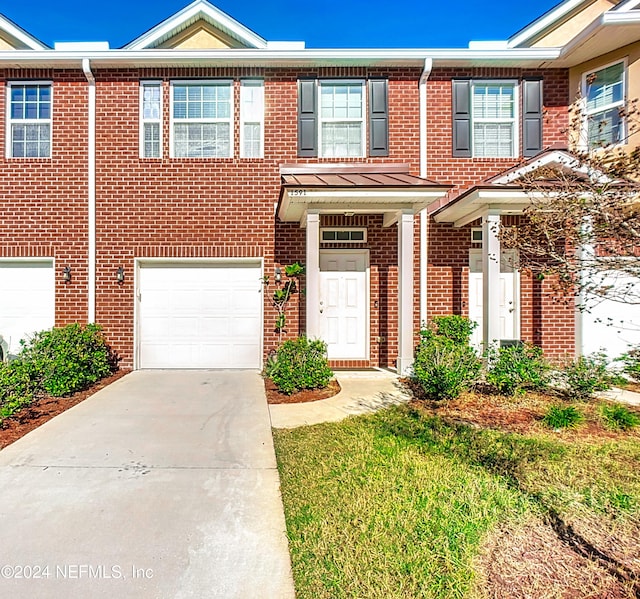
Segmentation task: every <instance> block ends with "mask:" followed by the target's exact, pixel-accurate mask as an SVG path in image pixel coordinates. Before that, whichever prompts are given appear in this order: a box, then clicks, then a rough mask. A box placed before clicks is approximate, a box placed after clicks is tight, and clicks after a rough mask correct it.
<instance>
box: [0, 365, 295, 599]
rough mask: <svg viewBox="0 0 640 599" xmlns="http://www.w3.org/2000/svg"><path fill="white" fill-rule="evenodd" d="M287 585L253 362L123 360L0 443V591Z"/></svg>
mask: <svg viewBox="0 0 640 599" xmlns="http://www.w3.org/2000/svg"><path fill="white" fill-rule="evenodd" d="M293 596H294V591H293V582H292V578H291V568H290V561H289V554H288V547H287V540H286V535H285V523H284V516H283V512H282V501H281V497H280V491H279V478H278V472H277V470H276V463H275V456H274V451H273V442H272V437H271V429H270V421H269V414H268V410H267V404H266V399H265V396H264V391H263V387H262V381H261V380H260V377H259V375H258V374H257V373H256V372H250V371H138V372H133V373H131V374H129V375H127V376H125V377H124V378H122V379H120V380H118V381H116V382H115V383H113V384H112V385H110V386H109V387H107V388H106V389H103V390H102V391H100V392H98V393H96V394H95V395H93V396H92V397H91V398H89V399H88V400H86V401H85V402H83V403H81V404H79V405H78V406H76V407H74V408H72V409H71V410H69V411H68V412H65V413H64V414H62V415H60V416H58V417H57V418H55V419H53V420H51V421H50V422H48V423H47V424H45V425H44V426H42V427H40V428H39V429H37V430H36V431H34V432H32V433H30V434H29V435H27V436H26V437H23V438H22V439H21V440H19V441H17V442H16V443H14V444H13V445H10V446H9V447H7V448H5V449H4V450H2V451H0V597H12V598H22V597H24V598H27V597H28V598H39V597H47V598H50V597H56V598H57V597H60V598H62V597H64V598H76V597H78V598H80V597H82V598H85V597H92V598H95V597H109V598H113V597H140V598H145V599H146V598H161V597H166V598H172V599H173V598H179V597H185V598H186V597H194V598H198V599H204V598H208V597H225V598H233V597H238V598H242V599H247V598H251V597H265V598H271V597H273V598H277V599H284V598H287V597H293Z"/></svg>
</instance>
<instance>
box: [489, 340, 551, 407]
mask: <svg viewBox="0 0 640 599" xmlns="http://www.w3.org/2000/svg"><path fill="white" fill-rule="evenodd" d="M486 381H487V383H488V384H489V385H491V386H492V387H494V388H495V389H496V391H497V392H498V393H501V394H502V395H516V394H518V393H524V392H525V391H527V390H534V391H536V390H537V391H541V390H543V389H545V388H546V386H547V384H548V382H549V364H548V363H547V362H546V360H545V359H544V357H543V355H542V349H541V348H539V347H536V346H535V345H531V344H521V345H512V346H509V347H501V348H500V349H499V350H497V351H495V350H494V351H491V352H489V355H488V366H487V373H486Z"/></svg>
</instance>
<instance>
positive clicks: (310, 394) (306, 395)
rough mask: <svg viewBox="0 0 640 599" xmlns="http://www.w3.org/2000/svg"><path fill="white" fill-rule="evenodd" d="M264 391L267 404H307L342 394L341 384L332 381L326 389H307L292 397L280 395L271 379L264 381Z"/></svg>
mask: <svg viewBox="0 0 640 599" xmlns="http://www.w3.org/2000/svg"><path fill="white" fill-rule="evenodd" d="M264 390H265V393H266V394H267V403H269V404H281V403H306V402H309V401H318V400H319V399H327V398H329V397H333V396H334V395H337V394H338V393H340V384H339V383H338V381H337V380H335V379H332V380H331V381H329V385H328V386H327V387H325V388H324V389H305V390H304V391H299V392H298V393H293V394H292V395H286V394H284V393H280V391H278V388H277V387H276V386H275V384H274V382H273V381H272V380H271V379H264Z"/></svg>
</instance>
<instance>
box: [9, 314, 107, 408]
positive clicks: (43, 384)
mask: <svg viewBox="0 0 640 599" xmlns="http://www.w3.org/2000/svg"><path fill="white" fill-rule="evenodd" d="M19 359H20V361H21V362H22V363H23V365H24V367H25V368H27V370H28V371H29V375H30V377H31V378H32V380H34V381H35V382H36V385H37V387H38V388H40V389H42V390H43V391H46V392H47V393H49V394H50V395H53V396H54V397H62V396H64V395H68V394H70V393H74V392H75V391H80V390H82V389H85V388H86V387H88V386H90V385H92V384H93V383H95V382H96V381H98V380H100V379H101V378H104V377H105V376H107V375H109V374H110V373H111V372H113V371H114V370H115V369H116V359H115V357H114V355H113V353H112V352H111V350H110V348H109V346H108V345H107V343H106V341H105V339H104V337H103V336H102V333H101V328H100V327H99V326H98V325H95V324H88V325H86V326H85V327H82V326H80V325H79V324H78V323H74V324H70V325H68V326H65V327H61V328H54V329H51V330H49V331H42V332H39V333H36V334H35V335H34V336H33V338H32V339H31V340H30V341H29V342H28V343H24V342H22V351H21V352H20V358H19Z"/></svg>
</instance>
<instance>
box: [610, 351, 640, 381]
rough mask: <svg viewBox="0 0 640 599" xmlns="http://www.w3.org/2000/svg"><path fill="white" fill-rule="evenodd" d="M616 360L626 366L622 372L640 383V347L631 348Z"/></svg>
mask: <svg viewBox="0 0 640 599" xmlns="http://www.w3.org/2000/svg"><path fill="white" fill-rule="evenodd" d="M616 359H617V360H619V361H621V362H622V363H623V364H624V366H623V367H622V372H624V373H625V374H626V375H627V376H628V377H630V378H632V379H633V380H634V381H639V382H640V345H638V346H636V347H633V348H631V349H630V350H629V351H628V352H626V353H624V354H622V355H621V356H620V357H619V358H616Z"/></svg>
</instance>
